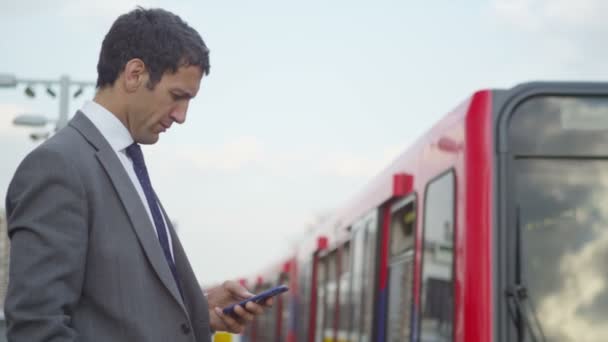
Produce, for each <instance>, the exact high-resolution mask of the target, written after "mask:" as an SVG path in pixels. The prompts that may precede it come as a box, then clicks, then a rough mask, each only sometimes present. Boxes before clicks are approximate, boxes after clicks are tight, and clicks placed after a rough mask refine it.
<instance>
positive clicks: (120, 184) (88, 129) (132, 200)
mask: <svg viewBox="0 0 608 342" xmlns="http://www.w3.org/2000/svg"><path fill="white" fill-rule="evenodd" d="M70 125H71V126H72V127H74V128H75V129H76V130H78V131H79V132H80V133H81V134H82V135H83V137H84V138H85V139H86V140H88V141H89V142H90V143H91V144H92V145H93V146H94V147H95V148H96V149H97V152H96V157H97V159H98V160H99V162H100V164H101V165H102V166H103V168H104V169H105V171H106V173H107V174H108V176H109V177H110V180H111V181H112V183H113V185H114V189H115V190H116V193H117V194H118V197H119V198H120V201H121V202H122V204H123V206H124V207H125V209H126V212H127V214H128V216H129V219H130V221H131V226H132V228H133V230H134V231H135V234H136V235H137V238H138V239H139V242H140V243H141V246H142V247H143V249H144V252H145V254H146V256H147V257H148V260H149V261H150V264H151V265H152V268H153V269H154V270H155V271H156V273H157V274H158V276H159V278H160V280H161V281H162V283H163V284H164V285H165V286H166V287H167V289H168V290H169V292H170V293H171V294H172V295H173V297H174V298H175V300H176V301H177V302H178V303H179V305H180V306H181V307H182V309H183V310H184V312H187V311H186V308H185V306H184V303H183V300H182V298H181V295H180V293H179V290H178V289H177V285H176V283H175V280H174V279H173V276H172V274H171V270H170V269H169V265H168V264H167V260H166V259H165V256H164V255H163V251H162V249H161V247H160V244H159V242H158V238H157V237H156V235H155V234H154V226H153V224H152V222H150V218H149V217H148V214H147V212H146V209H145V207H144V205H143V203H142V201H141V199H140V198H139V195H138V194H137V190H135V187H134V186H133V183H132V182H131V180H130V179H129V175H128V174H127V172H126V171H125V169H124V167H123V165H122V163H121V162H120V160H119V159H118V157H117V156H116V153H115V152H114V150H112V148H111V147H110V144H109V143H108V142H107V141H106V140H105V138H104V137H103V136H102V135H101V133H100V132H99V130H97V128H96V127H95V126H94V125H93V123H91V121H90V120H89V119H87V117H86V116H85V115H84V114H82V113H81V112H78V113H77V114H76V115H75V116H74V118H73V119H72V121H71V122H70ZM166 217H167V216H165V218H166ZM167 221H169V219H167ZM167 223H169V222H167Z"/></svg>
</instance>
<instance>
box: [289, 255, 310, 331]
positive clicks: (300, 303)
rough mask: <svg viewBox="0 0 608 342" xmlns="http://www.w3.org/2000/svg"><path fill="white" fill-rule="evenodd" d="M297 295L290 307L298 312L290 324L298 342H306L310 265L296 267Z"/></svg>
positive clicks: (308, 315) (308, 314) (308, 319)
mask: <svg viewBox="0 0 608 342" xmlns="http://www.w3.org/2000/svg"><path fill="white" fill-rule="evenodd" d="M297 274H298V278H299V281H298V284H299V286H298V295H297V296H296V297H294V302H293V303H292V305H294V307H295V311H296V312H298V319H295V316H294V317H291V322H292V324H293V327H295V330H296V331H297V340H298V341H308V336H309V335H308V333H309V330H310V329H309V324H310V316H311V315H312V314H311V312H310V311H311V309H310V307H311V305H310V303H311V302H312V288H311V286H310V285H311V284H312V263H311V262H307V263H302V264H299V265H298V272H297Z"/></svg>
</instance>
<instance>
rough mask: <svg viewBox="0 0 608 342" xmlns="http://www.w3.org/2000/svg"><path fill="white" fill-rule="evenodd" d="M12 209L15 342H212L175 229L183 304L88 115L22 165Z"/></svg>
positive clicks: (139, 207) (11, 332)
mask: <svg viewBox="0 0 608 342" xmlns="http://www.w3.org/2000/svg"><path fill="white" fill-rule="evenodd" d="M6 209H7V217H8V232H9V236H10V238H11V247H12V248H11V259H10V271H9V287H8V293H7V298H6V303H5V313H6V318H7V321H8V340H9V341H13V342H37V341H86V342H89V341H103V342H105V341H108V342H140V341H141V342H156V341H158V342H181V341H183V342H194V341H196V342H209V341H210V330H209V312H208V309H207V301H206V299H205V297H204V295H203V292H202V290H201V289H200V287H199V284H198V282H197V280H196V277H195V275H194V272H193V271H192V268H191V267H190V263H189V262H188V259H187V258H186V254H185V253H184V250H183V248H182V246H181V244H180V242H179V239H178V237H177V235H176V234H175V231H174V229H173V227H172V226H171V223H170V222H167V223H168V224H169V230H170V232H171V236H172V239H173V251H174V257H175V264H176V267H177V274H178V277H179V279H180V282H181V286H182V290H183V297H184V298H183V300H182V296H181V295H180V293H179V291H178V289H177V285H176V284H175V281H174V279H173V277H172V274H171V271H170V269H169V266H168V265H167V262H166V260H165V257H164V255H163V252H162V249H161V247H160V244H159V242H158V239H157V237H156V235H155V233H154V227H153V225H152V223H151V222H150V219H149V217H148V216H147V213H146V210H145V208H144V206H143V204H142V202H141V200H140V198H139V197H138V194H137V192H136V190H135V187H134V186H133V184H132V183H131V180H130V179H129V176H128V175H127V173H126V171H125V170H124V168H123V166H122V164H121V163H120V160H119V159H118V157H117V156H116V154H115V152H114V151H113V150H112V149H111V147H110V145H109V144H108V142H107V141H106V140H105V139H104V138H103V136H102V135H101V133H100V132H99V131H98V130H97V128H96V127H95V126H94V125H93V124H92V123H91V121H89V120H88V119H87V118H86V116H84V115H83V114H82V113H77V114H76V116H75V117H74V118H73V119H72V120H71V121H70V123H69V125H68V126H67V127H66V128H64V129H62V130H61V131H59V132H57V134H55V135H54V136H53V137H52V138H50V139H49V140H48V141H46V142H45V143H43V144H42V145H40V146H39V147H38V148H36V149H35V150H34V151H33V152H31V153H30V154H29V155H28V156H27V157H26V158H25V159H24V160H23V162H22V163H21V165H20V166H19V168H18V169H17V171H16V173H15V176H14V178H13V180H12V182H11V184H10V186H9V190H8V193H7V198H6ZM165 217H167V216H166V214H165ZM167 221H169V220H167Z"/></svg>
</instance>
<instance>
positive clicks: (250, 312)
mask: <svg viewBox="0 0 608 342" xmlns="http://www.w3.org/2000/svg"><path fill="white" fill-rule="evenodd" d="M249 297H253V294H252V293H251V292H249V291H247V289H246V288H244V287H243V286H241V285H239V283H237V282H235V281H231V280H229V281H226V282H224V283H223V284H222V285H221V286H218V287H214V288H211V289H209V290H208V291H207V301H208V302H209V317H210V320H211V322H210V324H211V329H213V330H215V331H227V332H231V333H234V334H241V333H243V330H244V329H245V324H246V323H247V322H251V321H252V320H253V319H254V318H255V316H259V315H261V314H263V313H264V306H266V307H270V306H272V299H268V300H267V301H266V303H264V305H259V304H256V303H253V302H249V303H247V305H246V307H245V308H243V307H242V306H240V305H237V306H235V308H234V311H235V312H236V314H237V316H231V315H225V314H224V313H223V312H222V309H223V308H225V307H227V306H229V305H231V304H234V303H238V302H240V301H242V300H245V299H247V298H249Z"/></svg>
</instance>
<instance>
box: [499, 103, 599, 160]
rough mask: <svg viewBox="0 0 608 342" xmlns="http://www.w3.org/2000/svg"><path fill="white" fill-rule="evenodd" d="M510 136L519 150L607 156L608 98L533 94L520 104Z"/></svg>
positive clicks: (513, 144)
mask: <svg viewBox="0 0 608 342" xmlns="http://www.w3.org/2000/svg"><path fill="white" fill-rule="evenodd" d="M509 138H510V146H509V148H510V149H511V150H512V151H513V152H514V153H517V154H526V155H530V154H540V155H560V156H563V155H580V154H585V155H593V156H605V155H606V151H608V98H606V97H605V96H604V97H599V96H536V97H533V98H530V99H528V100H526V101H524V102H523V103H521V104H520V105H519V106H518V107H517V108H516V110H515V112H514V114H513V118H512V120H511V122H510V127H509Z"/></svg>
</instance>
